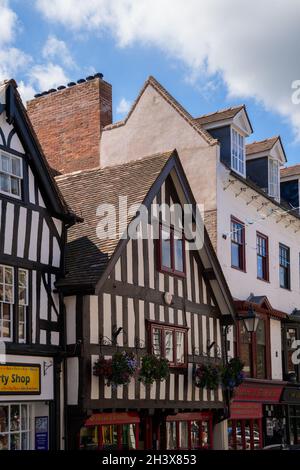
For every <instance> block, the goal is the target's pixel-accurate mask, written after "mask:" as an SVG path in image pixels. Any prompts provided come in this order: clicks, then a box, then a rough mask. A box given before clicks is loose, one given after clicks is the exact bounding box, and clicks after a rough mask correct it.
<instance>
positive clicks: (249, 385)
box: [233, 380, 284, 403]
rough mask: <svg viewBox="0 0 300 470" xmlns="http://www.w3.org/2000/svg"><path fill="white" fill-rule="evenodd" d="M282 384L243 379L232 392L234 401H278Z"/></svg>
mask: <svg viewBox="0 0 300 470" xmlns="http://www.w3.org/2000/svg"><path fill="white" fill-rule="evenodd" d="M283 387H284V385H283V384H273V383H265V384H264V383H258V382H250V381H248V380H247V381H245V382H244V383H242V384H241V385H240V386H239V387H237V389H236V390H235V392H234V397H233V398H234V401H247V402H257V403H279V402H280V397H281V394H282V390H283Z"/></svg>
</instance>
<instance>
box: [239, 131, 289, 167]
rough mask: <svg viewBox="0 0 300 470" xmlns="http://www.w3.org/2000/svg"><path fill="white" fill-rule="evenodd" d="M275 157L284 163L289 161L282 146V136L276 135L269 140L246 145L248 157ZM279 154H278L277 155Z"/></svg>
mask: <svg viewBox="0 0 300 470" xmlns="http://www.w3.org/2000/svg"><path fill="white" fill-rule="evenodd" d="M272 152H273V154H274V155H273V156H274V157H276V155H277V157H278V158H279V159H280V161H281V162H282V163H284V162H286V161H287V158H286V154H285V150H284V147H283V145H282V140H281V137H280V135H276V136H274V137H270V138H268V139H264V140H260V141H255V142H251V143H250V144H247V145H246V155H247V156H251V155H256V154H263V153H265V154H266V155H268V154H271V155H272ZM276 152H277V153H276Z"/></svg>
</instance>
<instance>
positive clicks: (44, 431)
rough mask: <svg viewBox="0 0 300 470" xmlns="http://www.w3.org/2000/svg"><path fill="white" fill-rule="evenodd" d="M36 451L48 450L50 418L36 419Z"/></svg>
mask: <svg viewBox="0 0 300 470" xmlns="http://www.w3.org/2000/svg"><path fill="white" fill-rule="evenodd" d="M35 450H48V416H36V418H35Z"/></svg>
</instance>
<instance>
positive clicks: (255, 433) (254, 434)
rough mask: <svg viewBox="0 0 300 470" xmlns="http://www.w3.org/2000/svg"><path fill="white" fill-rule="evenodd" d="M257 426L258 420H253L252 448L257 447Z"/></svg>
mask: <svg viewBox="0 0 300 470" xmlns="http://www.w3.org/2000/svg"><path fill="white" fill-rule="evenodd" d="M259 437H260V436H259V426H258V422H257V421H256V420H255V421H254V422H253V441H254V449H259V447H260V445H259Z"/></svg>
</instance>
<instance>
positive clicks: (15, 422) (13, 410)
mask: <svg viewBox="0 0 300 470" xmlns="http://www.w3.org/2000/svg"><path fill="white" fill-rule="evenodd" d="M20 425H21V417H20V406H19V405H11V407H10V430H11V431H20Z"/></svg>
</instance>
